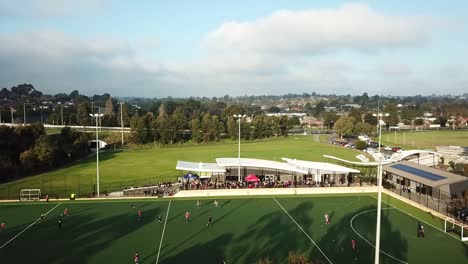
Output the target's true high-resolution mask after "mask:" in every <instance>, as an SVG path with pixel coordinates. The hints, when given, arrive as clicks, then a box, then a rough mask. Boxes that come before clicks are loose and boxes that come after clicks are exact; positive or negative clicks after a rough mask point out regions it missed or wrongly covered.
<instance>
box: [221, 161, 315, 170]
mask: <svg viewBox="0 0 468 264" xmlns="http://www.w3.org/2000/svg"><path fill="white" fill-rule="evenodd" d="M216 162H217V163H218V165H219V166H220V167H237V166H239V163H240V166H241V167H253V168H264V169H271V170H282V171H291V172H297V173H301V174H308V173H309V171H307V170H305V169H301V168H298V167H297V166H293V165H290V164H288V163H284V162H278V161H272V160H262V159H247V158H241V159H240V160H239V159H238V158H217V159H216Z"/></svg>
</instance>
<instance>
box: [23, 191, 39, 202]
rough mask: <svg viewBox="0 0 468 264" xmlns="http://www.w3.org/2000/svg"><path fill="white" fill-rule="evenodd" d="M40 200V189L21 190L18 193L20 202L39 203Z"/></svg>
mask: <svg viewBox="0 0 468 264" xmlns="http://www.w3.org/2000/svg"><path fill="white" fill-rule="evenodd" d="M40 198H41V189H22V190H21V192H20V201H39V199H40Z"/></svg>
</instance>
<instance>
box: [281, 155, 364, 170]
mask: <svg viewBox="0 0 468 264" xmlns="http://www.w3.org/2000/svg"><path fill="white" fill-rule="evenodd" d="M281 159H282V160H284V161H286V162H287V163H288V164H292V165H295V166H297V167H300V168H304V169H306V170H308V171H309V172H310V173H311V174H341V173H343V174H344V173H360V171H358V170H355V169H351V168H347V167H344V166H340V165H336V164H332V163H326V162H313V161H305V160H296V159H288V158H281Z"/></svg>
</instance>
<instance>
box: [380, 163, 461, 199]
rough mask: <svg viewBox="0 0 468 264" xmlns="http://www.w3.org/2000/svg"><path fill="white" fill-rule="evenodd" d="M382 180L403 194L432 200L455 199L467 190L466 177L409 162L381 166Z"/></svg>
mask: <svg viewBox="0 0 468 264" xmlns="http://www.w3.org/2000/svg"><path fill="white" fill-rule="evenodd" d="M383 173H384V179H386V180H387V181H388V182H390V183H391V184H393V185H394V186H395V187H396V188H398V189H401V190H404V191H405V192H410V193H411V192H413V193H416V194H425V195H427V196H430V197H434V198H441V197H444V196H445V197H447V196H448V198H451V197H455V196H459V195H461V194H462V193H463V191H465V190H468V177H464V176H461V175H458V174H455V173H451V172H448V171H444V170H440V169H436V168H432V167H428V166H424V165H420V164H416V163H414V162H409V161H401V162H397V163H392V164H387V165H384V166H383Z"/></svg>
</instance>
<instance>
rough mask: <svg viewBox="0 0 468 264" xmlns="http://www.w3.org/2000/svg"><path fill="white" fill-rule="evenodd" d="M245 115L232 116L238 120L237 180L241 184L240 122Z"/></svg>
mask: <svg viewBox="0 0 468 264" xmlns="http://www.w3.org/2000/svg"><path fill="white" fill-rule="evenodd" d="M244 117H245V115H241V114H238V115H234V118H237V119H238V120H239V151H238V156H237V165H238V167H237V180H238V181H239V182H241V173H240V167H241V162H240V142H241V120H242V118H244Z"/></svg>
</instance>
